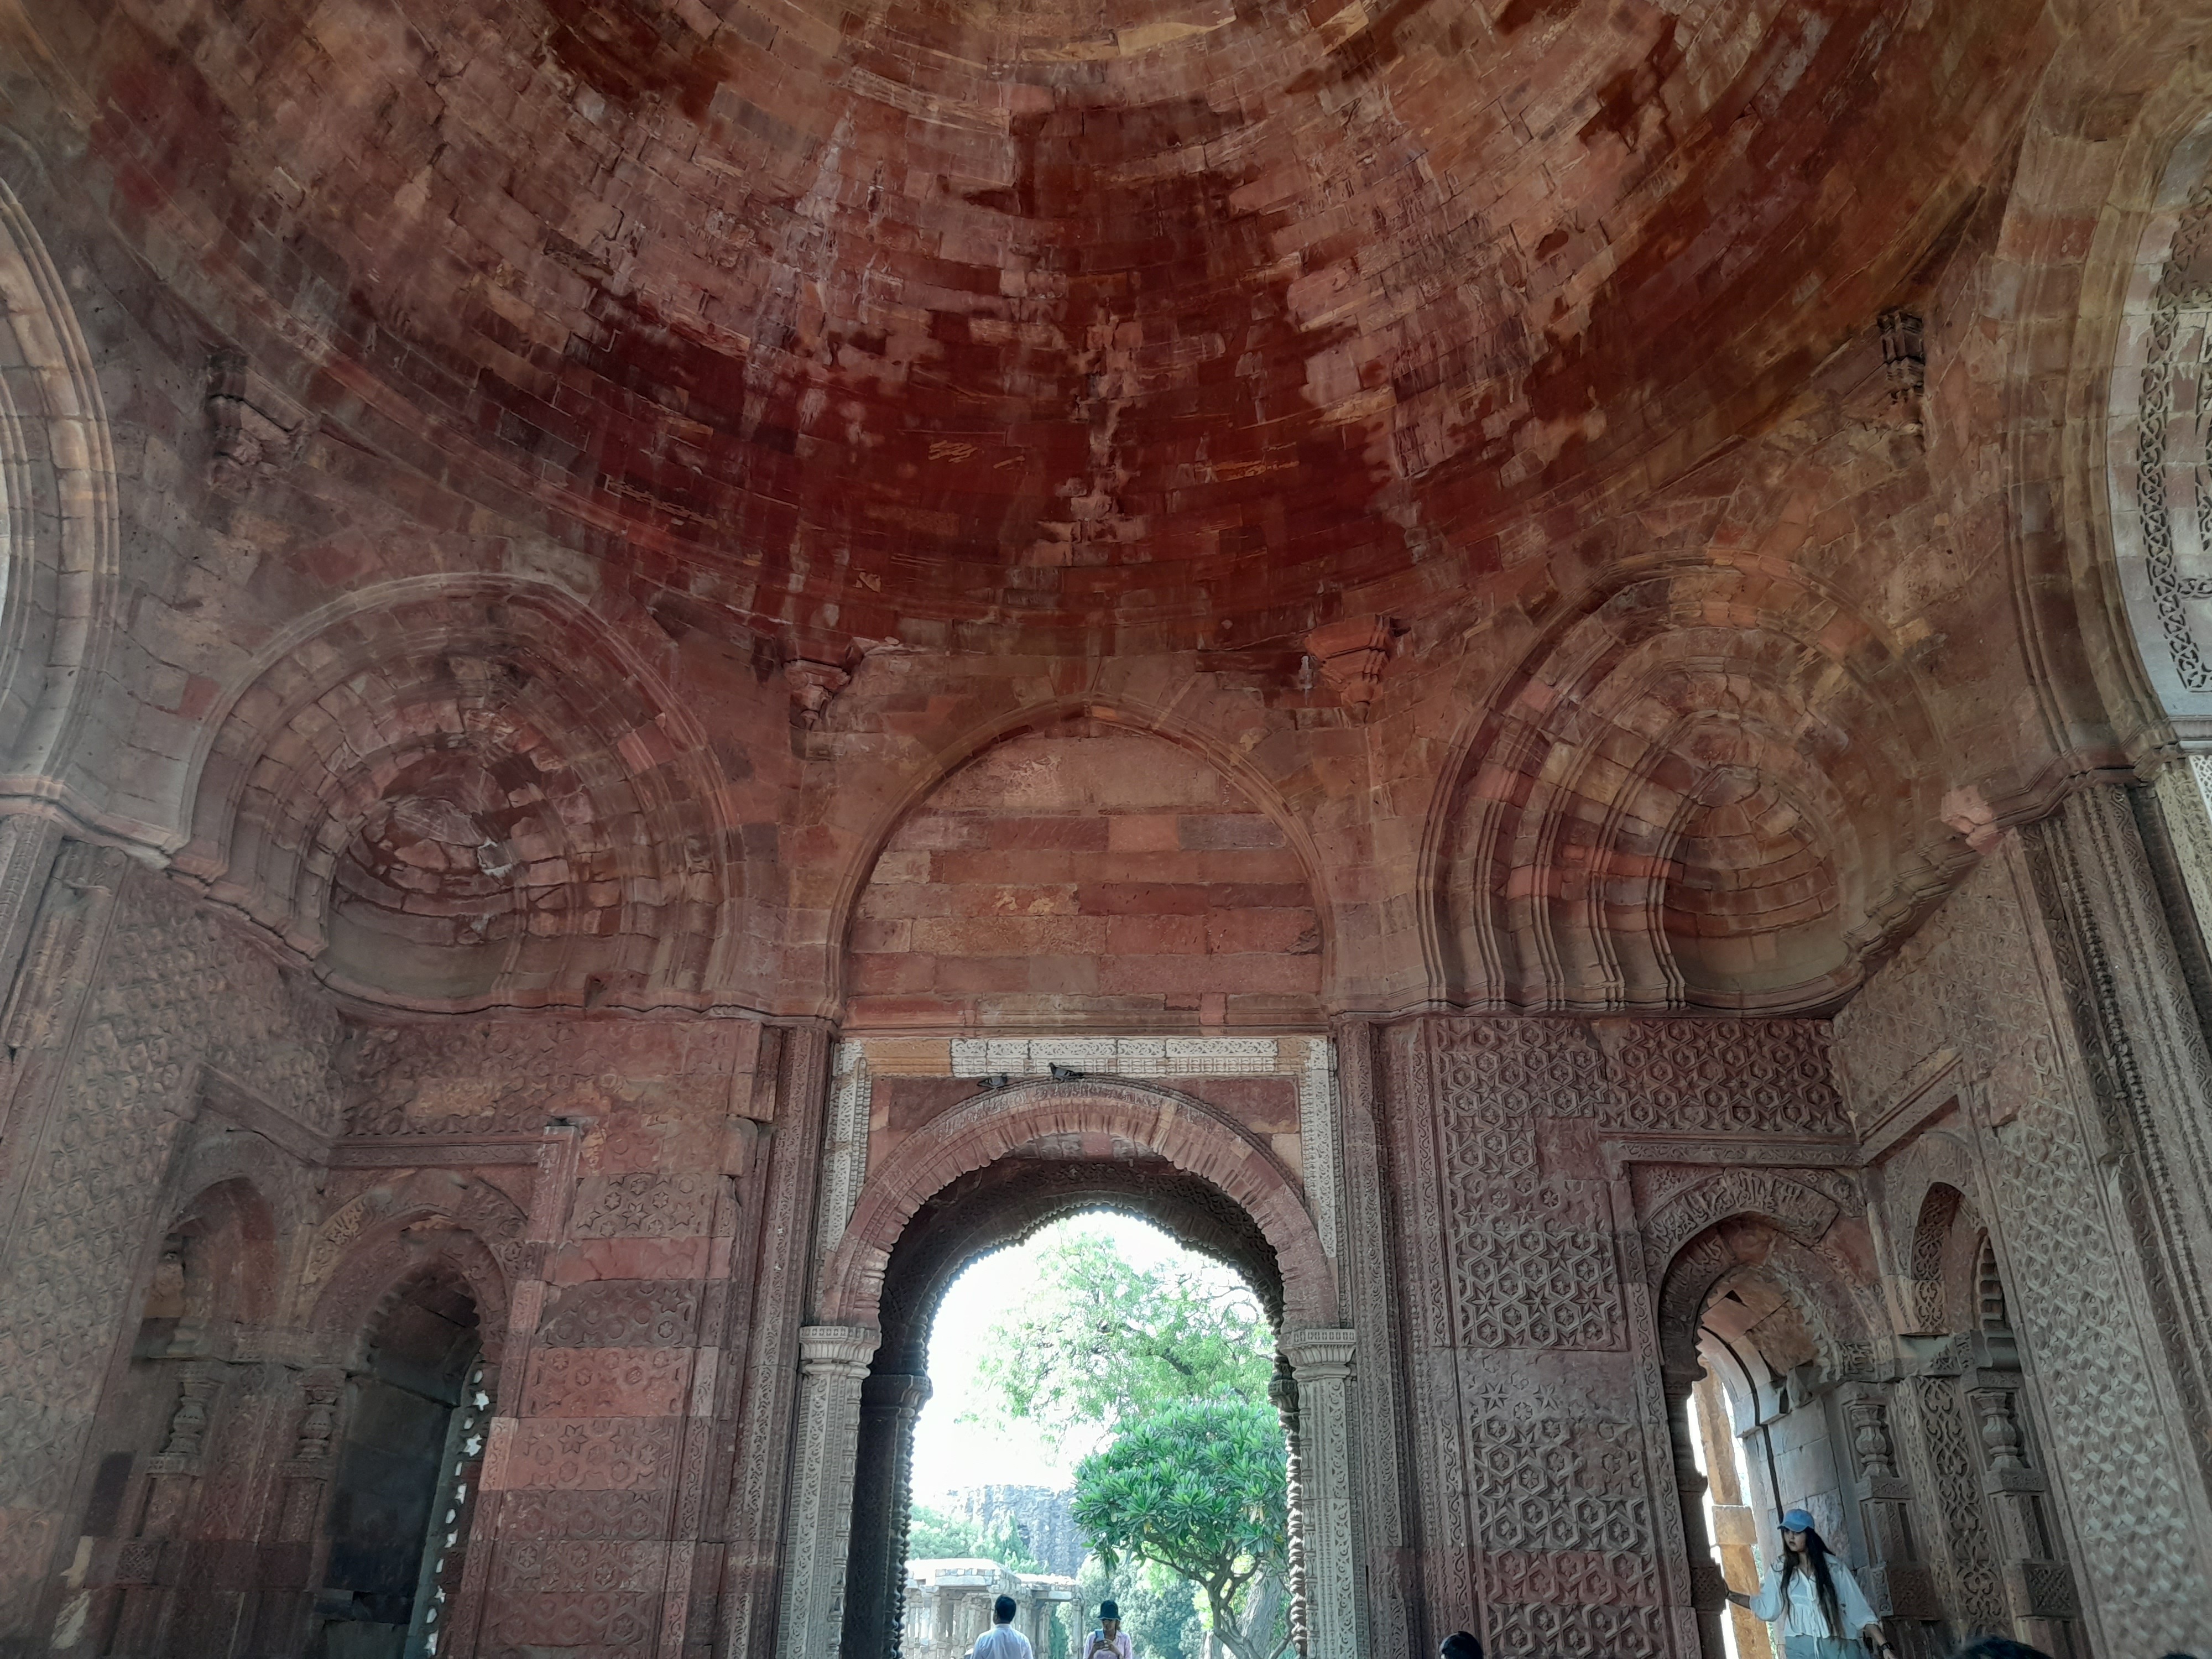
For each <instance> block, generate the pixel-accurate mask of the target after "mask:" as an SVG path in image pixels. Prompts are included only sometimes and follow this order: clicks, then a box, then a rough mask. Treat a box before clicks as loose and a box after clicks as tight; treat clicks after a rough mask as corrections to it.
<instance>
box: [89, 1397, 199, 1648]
mask: <svg viewBox="0 0 2212 1659" xmlns="http://www.w3.org/2000/svg"><path fill="white" fill-rule="evenodd" d="M226 1369H227V1367H225V1366H223V1365H221V1364H216V1363H213V1362H211V1361H207V1360H192V1361H190V1362H188V1363H186V1364H181V1365H179V1366H178V1367H177V1368H176V1378H177V1403H176V1404H175V1406H174V1407H172V1408H171V1410H170V1413H169V1421H168V1426H167V1429H166V1430H165V1431H164V1432H163V1435H162V1439H161V1450H160V1451H158V1452H156V1453H155V1455H153V1456H151V1457H149V1458H148V1459H147V1460H146V1484H145V1487H144V1490H143V1494H142V1498H141V1507H140V1509H139V1511H138V1524H137V1528H135V1529H134V1534H135V1535H134V1536H132V1537H131V1540H130V1541H128V1542H126V1543H125V1545H124V1546H123V1547H122V1549H121V1551H120V1552H119V1553H118V1562H117V1567H118V1571H117V1574H116V1577H117V1578H118V1581H119V1583H121V1584H122V1585H123V1586H124V1589H123V1591H122V1597H121V1601H122V1605H121V1607H120V1609H119V1611H118V1617H117V1619H116V1624H115V1635H114V1639H113V1644H112V1649H111V1651H112V1652H114V1653H117V1654H152V1653H160V1652H162V1651H163V1650H165V1649H166V1647H167V1636H168V1631H169V1626H170V1624H171V1622H172V1620H173V1619H174V1617H175V1614H176V1599H177V1590H178V1587H179V1577H178V1572H177V1568H178V1565H179V1564H178V1563H177V1561H176V1560H175V1559H173V1558H174V1552H173V1551H171V1550H169V1549H168V1548H167V1546H168V1545H169V1544H170V1542H171V1541H173V1540H176V1539H179V1538H181V1537H183V1536H184V1535H185V1530H186V1528H187V1525H188V1523H189V1522H190V1521H191V1510H192V1497H193V1493H194V1492H195V1491H196V1490H197V1487H198V1485H199V1479H200V1472H201V1453H202V1451H203V1449H204V1447H205V1445H206V1443H207V1433H208V1428H209V1425H210V1420H211V1413H213V1411H214V1409H215V1402H216V1394H217V1392H218V1391H219V1390H220V1389H221V1388H222V1377H223V1373H224V1371H225V1370H226Z"/></svg>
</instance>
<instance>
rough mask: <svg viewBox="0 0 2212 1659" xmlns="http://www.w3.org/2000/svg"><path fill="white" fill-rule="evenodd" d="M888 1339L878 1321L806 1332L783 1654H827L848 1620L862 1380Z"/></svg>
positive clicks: (817, 1657) (816, 1658) (818, 1657)
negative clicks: (847, 1574)
mask: <svg viewBox="0 0 2212 1659" xmlns="http://www.w3.org/2000/svg"><path fill="white" fill-rule="evenodd" d="M881 1340H883V1333H882V1332H880V1331H878V1330H877V1329H876V1328H875V1327H873V1326H872V1325H807V1326H803V1327H801V1328H800V1329H799V1431H798V1439H797V1441H796V1443H794V1444H793V1448H792V1471H791V1504H790V1508H789V1510H787V1513H786V1517H785V1521H784V1528H783V1537H784V1565H783V1617H782V1620H781V1624H780V1625H779V1626H778V1629H777V1632H776V1650H777V1652H778V1653H780V1654H781V1655H782V1656H783V1659H826V1656H828V1655H829V1654H831V1653H834V1652H836V1650H837V1644H838V1639H839V1638H840V1637H841V1636H842V1634H843V1627H844V1621H845V1567H846V1562H847V1547H848V1541H849V1539H850V1535H851V1528H852V1521H853V1478H854V1458H855V1455H857V1453H858V1451H859V1443H860V1388H861V1385H862V1384H863V1383H865V1382H866V1380H867V1375H868V1359H869V1357H870V1356H871V1355H872V1354H873V1353H874V1352H875V1351H876V1345H877V1344H878V1342H880V1341H881Z"/></svg>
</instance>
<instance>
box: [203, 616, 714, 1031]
mask: <svg viewBox="0 0 2212 1659" xmlns="http://www.w3.org/2000/svg"><path fill="white" fill-rule="evenodd" d="M200 740H201V742H202V743H203V744H204V749H203V750H202V751H201V752H200V753H199V754H197V756H196V757H194V760H193V763H192V765H191V775H190V777H189V779H188V788H189V791H190V795H189V802H188V811H189V815H190V824H191V841H190V842H188V843H187V844H186V845H185V847H184V848H182V849H181V851H179V854H178V855H177V860H176V865H177V867H178V869H179V870H180V871H182V872H185V874H187V875H189V876H191V877H192V878H196V879H197V880H198V881H200V882H202V883H204V884H205V885H206V889H207V891H208V893H209V895H210V897H212V898H214V899H216V900H217V901H218V902H222V903H226V904H229V905H232V906H234V907H236V908H238V909H240V911H242V912H244V913H245V914H246V915H248V916H250V917H251V918H252V920H253V921H256V922H257V923H258V924H259V925H261V926H262V927H265V928H266V929H268V930H269V931H270V933H273V934H275V935H276V937H277V938H279V939H282V940H283V942H284V943H285V944H286V945H289V947H290V948H292V949H294V950H296V951H299V952H300V953H301V954H302V955H303V956H306V957H311V958H313V959H314V960H315V962H316V964H317V969H318V971H319V974H320V975H321V976H322V977H323V978H324V979H325V980H326V981H329V982H330V983H331V984H332V985H334V986H336V987H338V988H340V989H343V990H345V991H348V992H350V993H352V994H356V995H359V996H362V997H364V998H366V999H368V1000H372V1001H378V1002H383V1003H387V1004H394V1005H398V1006H409V1007H417V1008H422V1009H426V1010H435V1011H440V1012H453V1011H457V1010H463V1009H475V1008H482V1007H486V1006H498V1005H517V1006H544V1005H554V1006H592V1007H600V1006H610V1007H619V1006H631V1007H642V1006H698V1005H700V1004H701V1003H702V1002H703V1001H705V1000H707V999H708V997H709V996H710V995H711V987H713V985H714V983H716V982H717V980H716V975H717V971H718V969H717V967H716V963H715V952H716V950H717V947H718V945H720V942H721V941H722V940H723V939H725V938H726V936H727V934H728V933H729V928H728V927H727V922H728V916H729V913H730V911H731V909H732V907H733V906H734V904H735V903H736V902H737V900H738V896H739V890H740V888H741V887H742V880H741V866H742V860H741V859H740V857H739V856H738V836H737V833H736V830H735V829H734V827H733V826H732V824H731V823H729V822H728V820H727V817H726V812H725V811H724V799H723V796H724V792H723V789H722V787H721V783H720V770H719V765H718V763H717V762H716V761H715V760H714V757H713V755H712V752H711V746H710V744H709V743H708V738H707V735H706V733H705V732H704V731H703V729H702V728H701V727H700V726H699V725H698V724H697V722H696V720H695V719H694V717H693V715H692V714H691V712H690V710H689V709H687V708H685V707H684V704H683V703H682V702H681V700H680V699H678V697H677V696H675V695H674V694H673V693H672V692H671V690H669V688H668V687H667V686H665V684H662V682H661V680H660V678H659V676H658V675H656V674H655V673H654V672H653V671H652V669H651V667H650V665H648V664H647V663H646V662H645V661H643V660H642V659H640V658H639V657H638V655H637V654H636V653H635V652H634V651H632V650H630V649H629V647H627V646H626V644H625V643H624V642H623V641H622V640H620V639H619V638H618V637H617V635H615V634H614V633H613V631H612V630H611V629H609V628H608V627H607V625H606V624H605V621H604V620H603V619H602V618H600V617H597V616H594V615H593V614H592V612H591V611H589V610H588V609H587V608H586V606H584V605H582V604H581V603H580V602H579V601H578V600H577V599H575V598H574V596H573V595H571V594H569V593H568V592H567V591H566V590H564V589H562V588H560V587H558V586H555V585H553V584H551V583H549V582H544V581H531V580H515V579H511V578H507V577H501V576H490V575H453V576H441V577H428V578H410V579H407V580H401V581H396V582H392V583H389V584H386V585H385V586H382V587H380V588H378V589H374V590H370V591H368V592H362V593H357V594H353V595H349V597H348V598H347V599H346V600H345V601H344V602H343V603H342V604H338V605H332V606H330V607H326V608H325V610H324V611H320V612H318V613H317V614H315V615H314V616H313V617H307V618H306V619H304V620H303V621H302V622H301V623H299V624H298V625H296V626H295V628H294V629H292V630H290V631H289V633H287V634H286V635H283V637H282V638H280V639H278V640H277V641H274V642H272V643H271V645H270V647H267V648H266V649H264V651H263V652H262V653H261V654H260V656H259V658H258V659H257V660H256V662H255V663H254V664H253V665H252V670H251V673H250V678H247V679H246V680H245V681H244V682H243V683H241V684H239V685H237V686H235V687H234V688H233V689H232V691H231V693H230V695H229V696H228V699H227V701H226V702H224V703H223V704H222V706H221V707H219V708H217V709H216V713H215V715H214V717H213V718H212V719H211V720H210V721H209V722H208V723H207V725H206V726H205V727H204V730H203V732H202V733H201V739H200Z"/></svg>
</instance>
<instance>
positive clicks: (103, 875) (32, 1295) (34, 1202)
mask: <svg viewBox="0 0 2212 1659" xmlns="http://www.w3.org/2000/svg"><path fill="white" fill-rule="evenodd" d="M26 962H27V972H26V973H25V975H23V976H22V978H21V980H20V981H19V982H18V985H17V987H16V991H15V997H14V999H13V1001H12V1003H11V1005H10V1007H9V1014H8V1022H9V1026H8V1048H9V1049H10V1051H11V1060H12V1073H11V1075H10V1076H9V1079H8V1081H9V1085H10V1096H9V1099H8V1101H7V1118H6V1128H7V1134H6V1138H5V1139H4V1141H0V1160H4V1173H0V1217H4V1221H0V1375H4V1376H5V1377H6V1378H7V1383H6V1386H5V1388H4V1389H0V1644H5V1643H7V1642H9V1641H18V1642H20V1641H22V1640H24V1639H27V1638H28V1637H29V1636H30V1635H31V1634H32V1626H33V1625H34V1624H35V1623H36V1622H37V1620H39V1619H40V1616H41V1615H42V1614H49V1615H50V1613H51V1609H52V1586H51V1585H50V1584H49V1583H47V1582H46V1581H47V1577H48V1574H49V1572H50V1571H52V1568H53V1567H54V1566H55V1565H57V1563H56V1559H55V1558H56V1553H57V1551H58V1549H61V1548H63V1547H64V1545H63V1540H64V1535H65V1534H67V1533H68V1532H69V1531H70V1526H71V1522H72V1517H71V1516H70V1514H69V1510H70V1506H71V1504H72V1503H73V1501H76V1493H77V1492H78V1489H79V1485H80V1482H81V1480H82V1477H83V1471H82V1468H81V1458H82V1450H83V1447H84V1443H85V1437H86V1434H87V1431H88V1428H89V1426H90V1425H91V1422H92V1419H93V1415H94V1407H95V1404H96V1402H97V1398H98V1389H97V1380H98V1379H99V1378H100V1376H102V1375H103V1374H104V1373H105V1372H106V1370H107V1368H108V1363H109V1358H110V1355H111V1354H112V1352H113V1351H114V1349H115V1347H116V1345H117V1343H118V1340H122V1339H123V1338H124V1337H125V1334H126V1333H127V1331H128V1329H129V1328H131V1321H130V1320H129V1319H128V1317H127V1316H128V1314H129V1313H130V1311H131V1309H130V1297H131V1291H132V1289H133V1285H134V1281H135V1280H136V1279H137V1275H138V1273H139V1272H140V1268H141V1262H142V1259H143V1255H144V1252H145V1251H146V1250H147V1249H149V1246H150V1245H151V1244H152V1243H154V1242H155V1241H154V1240H152V1239H151V1238H149V1230H150V1228H151V1226H152V1224H153V1219H154V1218H153V1214H152V1211H153V1206H154V1205H155V1203H156V1201H157V1200H158V1197H159V1195H160V1194H161V1192H162V1191H163V1189H164V1188H165V1186H166V1184H167V1174H168V1170H169V1164H170V1159H171V1157H172V1153H173V1149H174V1148H175V1146H176V1145H177V1142H178V1139H179V1134H180V1133H181V1131H182V1128H183V1126H184V1125H185V1121H186V1120H187V1118H188V1117H189V1116H190V1115H191V1113H192V1112H193V1111H194V1110H195V1109H197V1106H198V1103H199V1100H200V1097H201V1091H203V1090H204V1088H206V1087H207V1086H208V1085H209V1080H210V1079H217V1080H218V1084H219V1083H220V1081H221V1080H222V1079H228V1080H229V1081H231V1082H232V1083H234V1084H235V1085H239V1086H241V1087H243V1088H244V1089H246V1090H247V1091H250V1092H251V1093H252V1094H253V1095H255V1096H257V1097H259V1098H261V1099H264V1100H267V1101H281V1102H283V1103H284V1104H285V1106H286V1108H287V1109H288V1110H289V1112H290V1113H291V1114H292V1115H294V1116H295V1118H296V1120H297V1121H299V1122H301V1123H302V1124H304V1125H307V1126H311V1127H314V1128H319V1129H320V1130H322V1131H323V1132H325V1133H328V1132H331V1131H332V1130H335V1128H336V1127H337V1119H338V1096H337V1089H336V1086H335V1083H334V1080H333V1078H332V1073H331V1057H332V1055H333V1054H334V1053H335V1051H336V1048H337V1042H338V1036H339V1030H338V1021H337V1015H336V1014H335V1012H332V1011H331V1008H330V1007H329V1006H328V1005H327V1004H326V1003H325V1002H324V1001H323V1000H320V998H319V996H318V995H317V994H315V993H313V990H312V989H308V988H304V987H301V984H300V983H299V982H298V981H296V980H295V978H294V977H292V976H291V975H287V974H284V973H283V972H280V971H279V970H278V969H277V968H276V967H275V966H274V965H273V964H272V963H270V962H269V961H267V960H266V959H265V958H264V956H262V955H261V954H260V952H259V951H258V949H257V948H256V947H254V946H252V945H247V944H246V943H245V942H244V941H243V940H242V939H240V938H239V937H237V936H236V935H234V933H232V932H231V931H230V930H229V929H228V927H226V926H225V924H223V923H222V922H221V921H217V920H216V919H215V918H214V917H212V916H210V915H207V914H205V913H204V912H203V911H202V910H200V909H199V908H197V906H196V905H195V903H194V902H193V901H192V899H191V897H190V896H189V895H187V894H185V892H183V891H182V890H179V889H178V888H177V887H175V886H173V885H172V884H167V883H166V882H164V881H163V880H161V878H158V877H155V876H153V875H151V874H149V873H147V872H144V871H143V870H141V869H139V868H138V867H137V866H133V865H131V864H130V863H128V862H127V861H126V860H125V859H124V858H123V857H122V856H121V855H120V854H115V853H112V852H103V851H100V850H98V849H95V848H89V847H87V846H84V845H82V844H81V843H74V842H72V843H69V844H67V845H65V846H64V849H63V851H62V854H61V855H60V857H59V858H58V860H57V861H56V865H55V867H54V872H53V875H52V879H51V880H50V881H49V882H48V884H47V885H46V898H45V901H44V903H43V905H42V907H41V910H40V920H39V921H38V923H37V924H36V925H35V927H34V928H33V934H32V938H31V941H30V945H29V947H28V949H27V952H26ZM88 987H89V988H88ZM0 1650H4V1648H0Z"/></svg>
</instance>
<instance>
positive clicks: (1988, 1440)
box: [1963, 1339, 2081, 1654]
mask: <svg viewBox="0 0 2212 1659" xmlns="http://www.w3.org/2000/svg"><path fill="white" fill-rule="evenodd" d="M1977 1346H1978V1347H1979V1348H1981V1349H1983V1350H1984V1352H1981V1353H1979V1354H1978V1355H1977V1358H1994V1359H1998V1360H2002V1361H2005V1362H2009V1360H2010V1358H2011V1355H2010V1353H2009V1352H2008V1350H2009V1348H2010V1346H2011V1345H2010V1343H2009V1341H2008V1340H2002V1339H2000V1340H1999V1341H1998V1342H1990V1341H1987V1340H1981V1339H1978V1340H1977ZM1996 1346H2002V1348H2003V1349H2004V1350H2007V1352H1999V1353H1996V1354H1990V1352H1987V1351H1988V1350H1989V1349H1990V1348H1991V1347H1996ZM1963 1381H1964V1382H1965V1384H1966V1403H1967V1405H1968V1407H1970V1408H1971V1409H1972V1413H1973V1417H1974V1422H1975V1427H1976V1435H1975V1437H1976V1438H1977V1439H1978V1441H1979V1442H1980V1443H1981V1452H1982V1456H1981V1462H1982V1491H1983V1492H1984V1495H1985V1497H1986V1498H1987V1502H1988V1506H1989V1510H1990V1519H1991V1521H1992V1522H1993V1523H1994V1524H1993V1526H1992V1528H1991V1531H1992V1533H1993V1534H1994V1537H1993V1538H1992V1540H1991V1542H1992V1544H1993V1546H1994V1548H1995V1553H1996V1557H1997V1570H1998V1571H1999V1573H2000V1574H2001V1576H2002V1579H2003V1583H2004V1599H2005V1603H2006V1606H2007V1607H2008V1609H2009V1610H2010V1612H2011V1613H2012V1617H2013V1620H2014V1625H2015V1634H2017V1635H2018V1637H2019V1638H2020V1639H2021V1641H2024V1642H2027V1643H2028V1644H2031V1645H2033V1646H2034V1647H2038V1648H2040V1649H2042V1650H2044V1651H2045V1652H2046V1653H2059V1654H2063V1653H2071V1652H2073V1651H2075V1650H2076V1649H2077V1648H2078V1646H2079V1645H2080V1644H2079V1643H2078V1641H2077V1640H2076V1639H2075V1633H2074V1632H2075V1621H2076V1620H2078V1619H2079V1617H2080V1613H2081V1607H2080V1603H2079V1601H2077V1600H2076V1598H2075V1588H2074V1575H2073V1573H2072V1571H2070V1570H2069V1567H2068V1565H2067V1564H2066V1562H2065V1560H2064V1559H2063V1553H2062V1549H2061V1546H2060V1543H2059V1539H2058V1533H2057V1528H2056V1527H2055V1526H2054V1525H2053V1524H2052V1522H2053V1516H2051V1512H2050V1509H2049V1504H2050V1496H2049V1493H2050V1483H2049V1481H2047V1480H2045V1478H2044V1474H2043V1472H2042V1470H2041V1469H2039V1468H2037V1467H2036V1459H2035V1456H2034V1455H2033V1451H2032V1450H2031V1449H2030V1447H2029V1444H2028V1437H2027V1429H2026V1426H2025V1425H2024V1424H2023V1423H2022V1421H2021V1413H2020V1400H2019V1395H2020V1391H2021V1384H2022V1382H2023V1378H2022V1377H2021V1374H2020V1372H2019V1371H2018V1370H2014V1369H2013V1368H2012V1367H2011V1365H2010V1364H2009V1363H2005V1364H2002V1365H1996V1364H1992V1365H1978V1366H1977V1367H1975V1368H1974V1369H1973V1370H1969V1371H1968V1372H1967V1373H1966V1376H1965V1378H1964V1379H1963Z"/></svg>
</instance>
